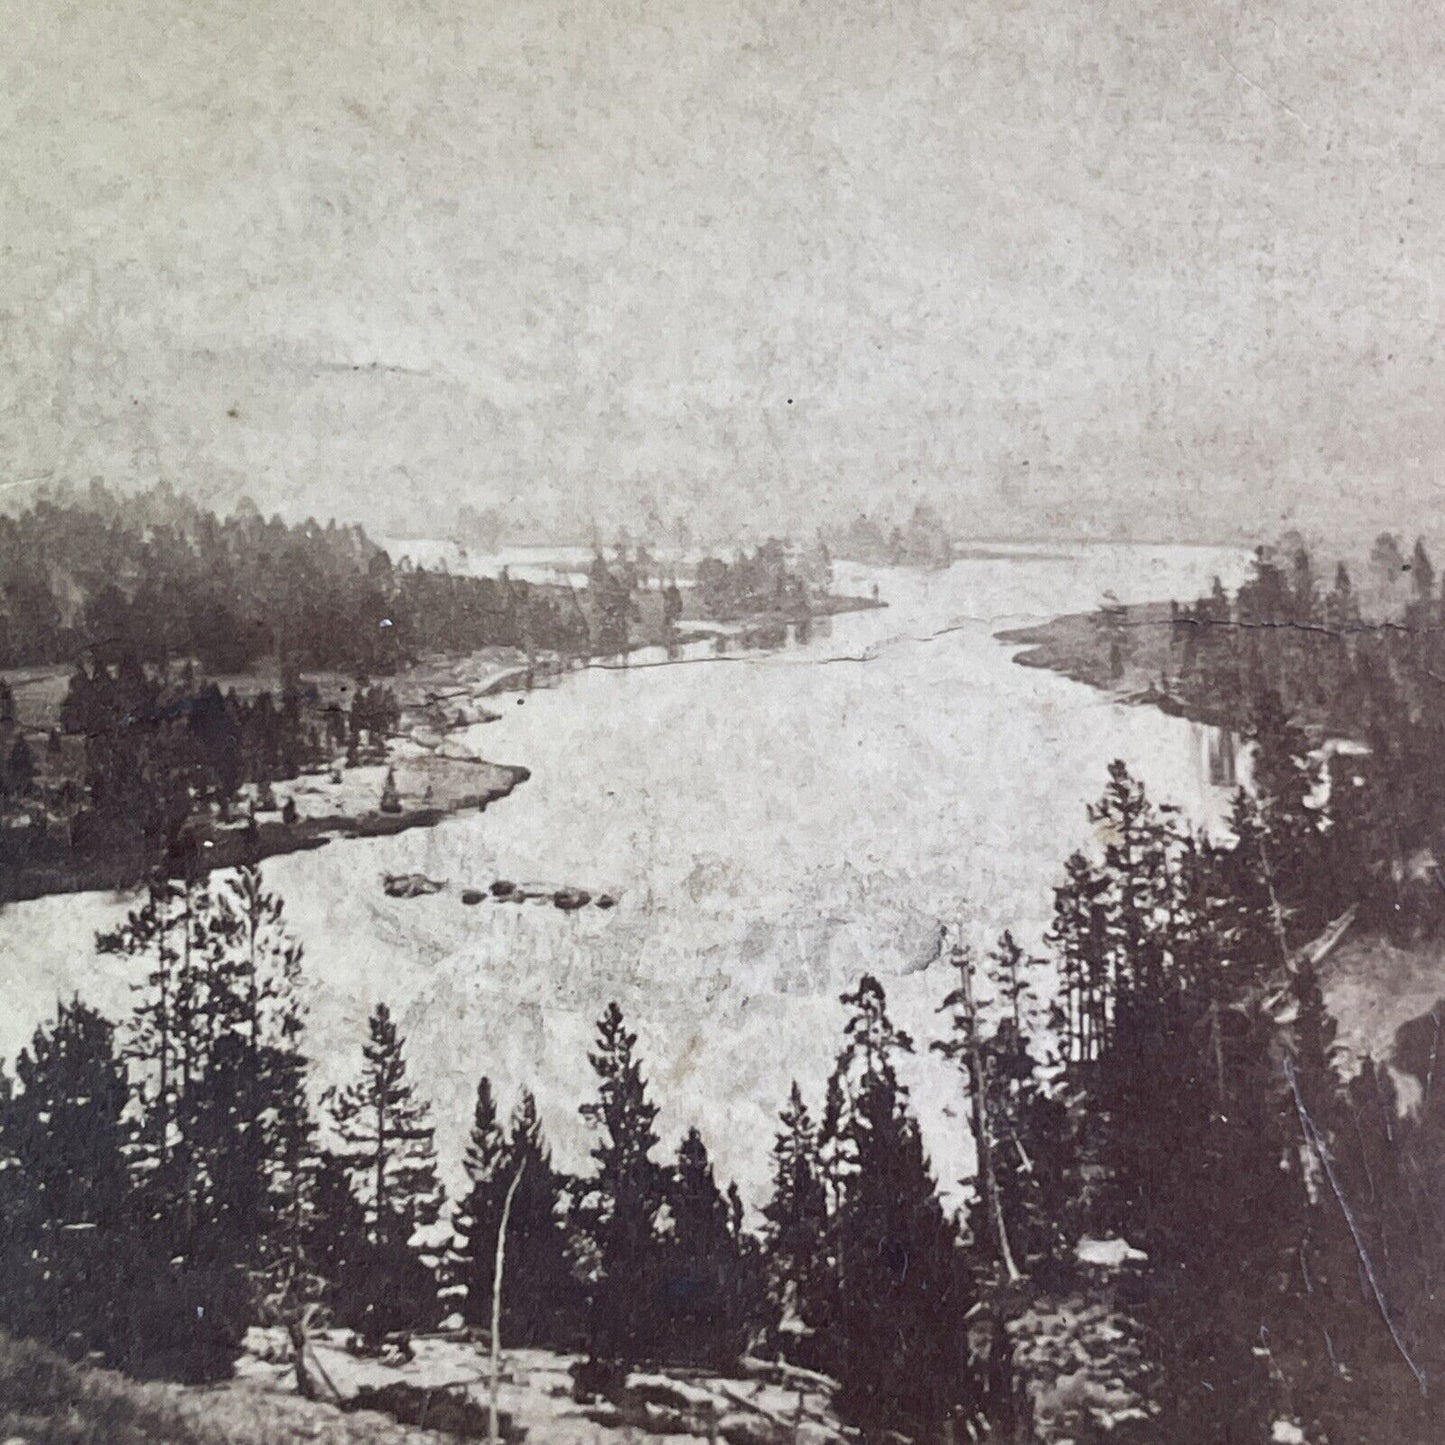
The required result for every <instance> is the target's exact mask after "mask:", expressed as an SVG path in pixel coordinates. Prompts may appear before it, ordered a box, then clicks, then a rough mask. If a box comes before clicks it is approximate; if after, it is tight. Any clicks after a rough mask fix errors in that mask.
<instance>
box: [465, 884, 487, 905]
mask: <svg viewBox="0 0 1445 1445" xmlns="http://www.w3.org/2000/svg"><path fill="white" fill-rule="evenodd" d="M486 896H487V895H486V894H485V893H483V892H482V891H481V890H480V889H477V888H463V889H462V902H463V903H466V904H468V905H470V904H473V903H481V902H482V901H483V900H484V899H485V898H486Z"/></svg>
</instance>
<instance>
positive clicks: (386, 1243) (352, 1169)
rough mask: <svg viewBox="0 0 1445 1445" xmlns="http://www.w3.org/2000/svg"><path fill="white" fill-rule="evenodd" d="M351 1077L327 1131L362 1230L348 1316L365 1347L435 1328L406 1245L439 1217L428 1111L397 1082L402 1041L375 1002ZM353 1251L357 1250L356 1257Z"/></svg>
mask: <svg viewBox="0 0 1445 1445" xmlns="http://www.w3.org/2000/svg"><path fill="white" fill-rule="evenodd" d="M367 1035H368V1037H367V1042H366V1044H365V1045H364V1046H363V1048H362V1061H363V1062H362V1069H361V1073H360V1076H359V1078H358V1079H357V1080H356V1081H355V1082H354V1083H352V1084H350V1085H348V1086H347V1087H346V1088H345V1089H343V1090H341V1091H340V1092H339V1093H335V1094H333V1095H332V1096H331V1098H330V1105H331V1120H332V1125H333V1127H334V1129H335V1132H336V1134H337V1136H338V1138H339V1139H340V1141H341V1147H340V1148H339V1149H338V1150H337V1151H336V1153H337V1157H338V1158H339V1159H340V1160H341V1162H342V1163H343V1164H344V1165H345V1167H346V1169H347V1171H348V1173H349V1175H350V1178H351V1184H352V1188H353V1190H354V1192H355V1195H356V1198H357V1199H358V1200H359V1201H360V1203H361V1205H362V1209H363V1212H364V1216H363V1217H364V1219H365V1222H366V1232H367V1233H366V1246H367V1249H366V1252H365V1260H366V1266H365V1269H364V1271H363V1272H362V1273H363V1276H364V1281H363V1282H364V1286H365V1291H364V1298H362V1299H360V1300H353V1301H351V1304H352V1305H353V1307H354V1308H355V1310H356V1313H355V1315H353V1317H351V1318H348V1319H344V1320H343V1321H342V1322H343V1323H345V1324H349V1325H351V1326H353V1327H354V1328H356V1329H358V1330H359V1331H360V1333H361V1335H362V1337H363V1339H364V1340H366V1341H367V1343H368V1344H370V1345H373V1346H374V1345H378V1344H380V1342H381V1340H382V1338H383V1337H384V1336H385V1335H386V1334H387V1333H388V1332H391V1331H396V1330H414V1329H426V1328H428V1327H430V1326H431V1325H432V1324H434V1323H435V1322H436V1319H437V1298H436V1280H435V1277H434V1275H433V1273H432V1271H431V1268H430V1266H429V1265H428V1264H427V1263H426V1261H425V1259H424V1258H423V1255H422V1252H421V1250H420V1248H419V1247H418V1246H417V1244H416V1242H415V1239H416V1235H417V1233H418V1231H419V1230H425V1229H427V1228H429V1227H430V1226H431V1225H433V1224H435V1223H436V1221H437V1217H438V1215H439V1213H440V1211H441V1203H442V1200H441V1187H440V1185H439V1183H438V1181H437V1173H436V1156H435V1151H434V1148H433V1143H432V1139H433V1130H432V1128H431V1126H430V1124H428V1123H427V1122H426V1121H427V1115H428V1112H429V1111H428V1108H427V1106H426V1105H425V1104H424V1103H423V1102H421V1101H420V1100H418V1099H417V1098H416V1095H415V1091H414V1089H413V1087H412V1085H411V1084H410V1083H409V1082H408V1081H407V1077H406V1060H405V1057H404V1053H403V1043H402V1040H401V1037H400V1035H399V1034H398V1032H397V1028H396V1024H395V1023H394V1022H393V1021H392V1017H391V1011H390V1010H389V1009H388V1008H387V1006H386V1005H385V1004H378V1005H377V1006H376V1008H375V1009H374V1010H373V1011H372V1014H371V1017H370V1019H369V1020H368V1023H367ZM358 1252H359V1251H358Z"/></svg>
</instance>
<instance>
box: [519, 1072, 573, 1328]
mask: <svg viewBox="0 0 1445 1445" xmlns="http://www.w3.org/2000/svg"><path fill="white" fill-rule="evenodd" d="M507 1155H508V1168H509V1171H510V1173H511V1175H512V1177H513V1178H514V1179H515V1178H516V1176H517V1172H518V1171H519V1170H520V1171H521V1183H520V1184H519V1185H518V1186H517V1191H516V1193H515V1194H514V1195H513V1197H512V1215H511V1222H510V1226H509V1228H508V1232H507V1280H508V1286H507V1292H506V1295H505V1296H504V1298H503V1301H502V1328H503V1330H504V1332H505V1335H504V1337H505V1338H506V1339H508V1340H512V1341H514V1342H515V1343H516V1344H517V1345H519V1346H524V1347H525V1346H528V1345H541V1344H551V1345H554V1346H558V1347H564V1348H572V1347H573V1346H574V1344H575V1342H576V1338H577V1336H578V1332H579V1329H580V1324H581V1314H580V1311H581V1302H582V1301H581V1294H580V1291H579V1288H578V1283H577V1280H576V1279H575V1278H574V1277H573V1273H572V1264H571V1260H570V1258H569V1257H568V1238H567V1230H566V1226H565V1223H564V1220H563V1218H562V1211H561V1205H562V1202H563V1199H564V1197H565V1194H566V1189H567V1180H566V1179H565V1178H564V1176H563V1175H561V1174H560V1173H559V1172H558V1171H557V1170H556V1169H555V1168H554V1167H553V1165H552V1151H551V1148H550V1147H549V1146H548V1144H547V1141H546V1138H545V1136H544V1135H543V1132H542V1123H541V1120H540V1119H539V1118H538V1117H537V1102H536V1100H535V1099H534V1098H533V1097H532V1095H531V1094H530V1093H527V1092H525V1091H524V1092H523V1094H522V1097H521V1100H520V1101H519V1102H518V1104H517V1107H516V1109H515V1110H514V1111H513V1114H512V1122H511V1133H510V1135H509V1137H508V1140H507Z"/></svg>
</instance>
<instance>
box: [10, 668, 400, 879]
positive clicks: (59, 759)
mask: <svg viewBox="0 0 1445 1445" xmlns="http://www.w3.org/2000/svg"><path fill="white" fill-rule="evenodd" d="M400 720H401V709H400V706H399V704H398V702H397V699H396V695H395V693H394V692H393V691H392V690H391V689H390V688H388V687H386V686H385V685H384V684H381V683H373V682H372V681H371V680H370V679H369V678H367V677H365V676H364V675H363V676H360V677H358V678H357V679H356V680H355V685H354V686H353V687H350V688H348V689H346V691H345V693H344V694H343V696H342V699H341V700H339V701H332V702H323V700H322V698H321V695H320V693H319V691H318V689H317V688H316V687H315V686H314V685H310V684H307V683H306V682H305V681H304V680H303V679H302V678H301V676H300V674H299V672H298V671H297V670H296V669H295V668H294V667H286V668H284V669H283V671H282V676H281V679H280V687H279V689H278V690H277V691H276V692H272V691H271V690H270V689H269V688H262V689H260V690H259V691H258V692H256V693H255V694H254V695H252V696H249V697H247V696H243V695H242V694H241V693H240V692H239V691H238V689H237V688H235V687H234V686H233V687H230V688H228V689H227V690H226V691H225V692H222V690H221V687H220V685H219V684H218V683H217V682H216V681H215V680H214V679H205V678H202V677H201V676H200V675H199V674H198V672H197V669H196V667H195V665H194V664H193V663H191V662H189V661H187V662H186V663H184V664H183V665H181V666H180V667H170V668H163V667H160V666H149V667H148V666H146V665H144V664H143V663H142V662H141V661H140V659H139V658H138V657H137V655H136V654H135V653H133V652H126V653H123V654H122V655H121V657H120V659H119V661H118V663H116V664H115V665H114V666H109V665H107V664H106V662H105V661H104V660H103V659H100V658H93V659H91V660H90V661H89V662H81V663H79V664H78V665H77V666H76V668H75V671H74V672H73V673H72V675H71V677H70V681H69V683H68V685H67V688H66V692H65V696H64V698H63V699H62V700H61V703H60V707H59V710H58V715H57V718H56V723H55V726H53V727H52V728H51V729H50V730H49V732H48V733H47V734H46V735H45V737H44V741H43V742H41V741H40V740H39V738H38V737H37V739H36V741H35V742H34V743H32V742H31V741H30V738H28V737H27V735H26V731H25V729H24V728H22V727H21V726H20V725H19V724H18V722H17V719H16V714H15V705H14V696H13V693H12V691H11V689H10V687H9V686H8V684H5V683H4V682H3V681H0V824H17V826H6V827H4V828H3V830H0V895H3V892H4V891H5V888H6V881H5V880H6V879H7V878H10V877H14V876H16V875H18V874H19V873H20V872H21V871H23V870H24V869H26V868H34V867H39V866H46V865H47V864H48V865H49V866H52V867H55V868H58V869H62V870H63V869H65V868H68V867H74V866H75V865H76V864H77V862H79V861H80V860H84V859H87V858H92V857H105V858H107V859H110V860H113V862H114V864H115V870H116V876H117V878H118V879H119V878H124V877H125V876H126V874H127V872H128V873H129V876H130V877H131V878H132V879H133V878H136V877H139V876H143V875H144V872H145V871H146V869H147V868H149V867H151V866H154V865H155V864H157V863H158V862H160V861H161V860H163V859H164V858H166V857H167V856H168V855H170V854H175V853H176V852H177V851H178V850H179V851H184V847H183V844H184V840H185V838H186V836H187V829H188V827H189V825H190V824H191V823H192V821H193V819H195V818H196V817H197V815H201V816H204V817H208V818H209V817H215V818H217V819H218V820H219V821H220V822H221V823H222V824H229V823H231V822H232V821H233V820H234V818H235V816H236V810H237V807H238V805H239V804H240V803H241V801H242V799H243V798H244V797H245V796H247V790H249V796H250V799H251V804H252V808H253V812H252V817H251V819H250V822H251V823H252V824H254V821H255V814H256V813H262V814H264V813H267V812H274V813H276V814H278V815H280V816H281V818H282V820H283V821H287V822H294V821H295V820H296V813H295V808H294V805H292V804H290V803H287V804H284V805H280V806H278V804H277V803H276V800H275V796H274V793H273V791H272V785H273V784H275V783H277V782H282V781H286V780H289V779H293V778H296V777H297V776H299V775H300V774H301V773H303V772H318V771H321V770H323V769H326V768H336V767H339V766H340V765H341V763H342V761H343V759H344V761H345V763H346V764H347V765H354V764H357V763H361V762H378V761H382V760H384V759H385V757H386V753H387V739H388V738H389V737H390V736H392V735H393V734H394V733H395V732H396V730H397V729H398V727H399V725H400ZM22 822H23V823H28V824H29V826H18V824H20V823H22Z"/></svg>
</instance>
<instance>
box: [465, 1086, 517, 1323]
mask: <svg viewBox="0 0 1445 1445" xmlns="http://www.w3.org/2000/svg"><path fill="white" fill-rule="evenodd" d="M463 1164H464V1167H465V1169H466V1173H467V1179H468V1180H469V1181H470V1188H469V1189H468V1190H467V1192H466V1194H465V1195H464V1196H463V1198H462V1200H461V1203H460V1204H459V1206H458V1208H457V1212H456V1215H455V1217H454V1218H453V1220H452V1229H453V1231H454V1232H455V1234H456V1238H457V1242H456V1246H455V1248H454V1250H453V1257H452V1262H451V1264H452V1268H451V1273H452V1275H453V1277H454V1279H455V1281H456V1283H457V1284H458V1285H460V1286H461V1288H462V1289H463V1290H465V1296H464V1299H463V1304H462V1313H463V1316H464V1317H465V1319H466V1320H467V1323H468V1324H473V1325H485V1324H487V1323H488V1322H489V1321H490V1320H491V1317H492V1283H493V1274H494V1270H495V1262H496V1251H497V1230H498V1228H499V1227H500V1225H501V1221H502V1206H503V1203H504V1201H505V1199H506V1195H507V1189H508V1187H509V1185H510V1184H511V1177H510V1176H511V1174H512V1173H513V1172H515V1171H513V1170H511V1169H510V1168H509V1165H510V1158H509V1151H508V1149H507V1140H506V1136H505V1135H504V1134H503V1132H502V1127H501V1124H500V1122H499V1121H498V1118H497V1105H496V1100H495V1099H494V1098H493V1096H492V1083H491V1080H490V1079H487V1078H483V1079H482V1080H481V1082H480V1083H479V1084H478V1085H477V1102H476V1107H475V1109H474V1110H473V1113H472V1128H471V1133H470V1134H469V1135H468V1136H467V1147H466V1153H465V1155H464V1156H463ZM507 1338H508V1339H511V1338H512V1335H511V1332H510V1331H509V1332H508V1334H507Z"/></svg>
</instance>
